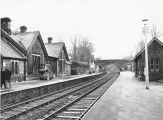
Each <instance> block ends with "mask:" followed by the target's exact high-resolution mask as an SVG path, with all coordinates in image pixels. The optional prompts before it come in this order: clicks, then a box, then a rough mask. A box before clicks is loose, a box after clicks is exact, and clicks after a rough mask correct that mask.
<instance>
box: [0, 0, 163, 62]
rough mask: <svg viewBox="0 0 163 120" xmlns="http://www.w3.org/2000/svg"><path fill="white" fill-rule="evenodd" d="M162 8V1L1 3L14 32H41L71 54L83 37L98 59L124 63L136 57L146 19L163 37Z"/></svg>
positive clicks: (36, 0) (1, 12)
mask: <svg viewBox="0 0 163 120" xmlns="http://www.w3.org/2000/svg"><path fill="white" fill-rule="evenodd" d="M162 5H163V1H162V0H0V17H1V18H2V17H9V18H10V19H11V20H12V21H11V29H12V30H13V31H14V30H18V29H19V27H20V26H22V25H25V26H27V28H28V30H27V31H40V33H41V36H42V38H43V41H44V42H47V37H52V38H53V42H58V41H59V40H62V41H64V42H65V44H66V48H67V50H68V52H69V51H70V49H71V45H72V39H73V38H74V36H78V37H79V38H80V36H83V37H87V39H88V40H89V41H90V42H91V43H93V45H94V48H95V52H94V55H95V58H96V57H100V58H101V59H121V58H124V57H126V56H129V55H131V54H132V55H133V56H134V54H135V47H136V45H137V44H138V42H139V41H141V39H142V27H143V24H144V23H143V22H142V20H143V19H149V22H148V26H149V29H151V28H152V25H153V24H154V25H156V26H157V30H158V31H160V32H161V33H163V15H162V11H163V7H162ZM160 39H161V40H162V39H163V38H162V37H160ZM149 40H150V38H149V39H148V41H149Z"/></svg>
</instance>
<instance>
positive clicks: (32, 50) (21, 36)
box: [11, 26, 48, 79]
mask: <svg viewBox="0 0 163 120" xmlns="http://www.w3.org/2000/svg"><path fill="white" fill-rule="evenodd" d="M11 37H12V38H13V39H14V40H15V41H16V42H17V43H18V44H19V45H20V46H22V47H23V48H24V49H25V50H26V52H27V54H26V58H27V65H26V66H27V69H26V76H27V79H38V78H39V69H40V67H41V65H44V64H45V62H46V59H48V54H47V51H46V48H45V45H44V42H43V40H42V37H41V34H40V32H39V31H33V32H27V27H26V26H21V27H20V32H19V33H15V34H12V35H11Z"/></svg>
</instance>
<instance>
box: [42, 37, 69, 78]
mask: <svg viewBox="0 0 163 120" xmlns="http://www.w3.org/2000/svg"><path fill="white" fill-rule="evenodd" d="M45 47H46V50H47V53H48V56H49V58H48V60H47V63H49V64H51V66H52V71H53V73H54V74H55V75H56V76H58V75H70V74H71V63H70V61H69V56H68V53H67V50H66V46H65V43H64V42H54V43H52V38H51V37H49V38H48V43H45Z"/></svg>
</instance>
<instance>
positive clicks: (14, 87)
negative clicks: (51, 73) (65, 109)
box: [0, 74, 93, 94]
mask: <svg viewBox="0 0 163 120" xmlns="http://www.w3.org/2000/svg"><path fill="white" fill-rule="evenodd" d="M92 75H93V74H92ZM86 76H90V75H89V74H82V75H71V76H59V77H55V78H53V79H51V80H28V81H22V82H12V83H11V88H9V89H6V88H4V86H3V88H1V89H0V94H2V93H3V94H4V93H8V92H13V91H20V90H24V89H30V88H34V87H38V86H44V85H49V84H55V83H59V82H64V81H69V80H72V79H77V78H81V77H86Z"/></svg>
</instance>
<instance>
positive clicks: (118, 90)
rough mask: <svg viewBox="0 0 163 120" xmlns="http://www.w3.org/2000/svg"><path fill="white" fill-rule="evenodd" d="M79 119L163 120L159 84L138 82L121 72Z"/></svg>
mask: <svg viewBox="0 0 163 120" xmlns="http://www.w3.org/2000/svg"><path fill="white" fill-rule="evenodd" d="M82 120H163V83H161V82H150V84H149V89H145V82H144V81H139V80H138V79H137V78H135V77H134V74H133V73H132V72H121V73H120V76H119V77H118V79H117V80H116V81H115V82H114V83H113V84H112V86H111V87H110V88H109V89H108V90H107V91H106V92H105V93H104V94H103V95H102V96H101V98H100V99H99V100H98V101H97V102H96V103H95V105H94V106H93V107H92V108H91V109H90V110H89V111H88V112H87V113H86V115H85V116H84V117H83V119H82Z"/></svg>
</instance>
